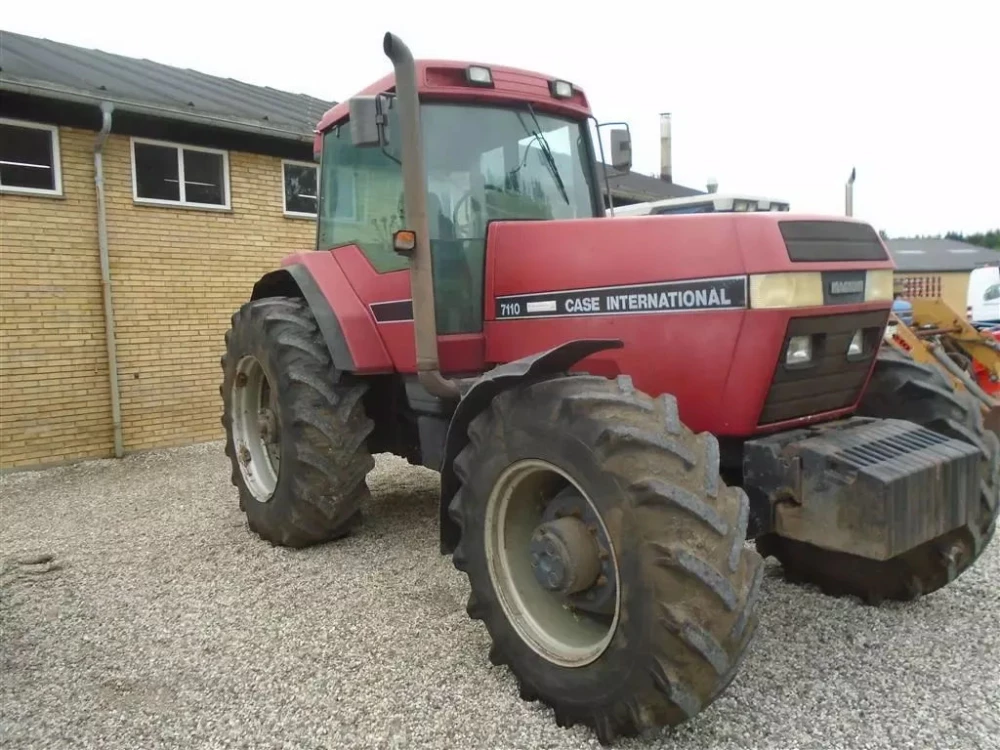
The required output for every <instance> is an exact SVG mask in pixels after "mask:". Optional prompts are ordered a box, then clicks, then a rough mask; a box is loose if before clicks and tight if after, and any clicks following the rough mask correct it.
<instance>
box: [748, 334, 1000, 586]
mask: <svg viewBox="0 0 1000 750" xmlns="http://www.w3.org/2000/svg"><path fill="white" fill-rule="evenodd" d="M978 403H979V402H978V401H977V400H976V399H975V398H974V397H973V396H971V395H969V394H968V393H965V392H962V391H955V390H953V388H952V386H951V383H950V382H949V381H948V379H947V378H946V377H945V376H944V374H943V373H942V372H941V371H940V370H938V369H937V368H936V367H932V366H930V365H925V364H922V363H920V362H917V361H915V360H914V359H912V358H911V357H908V356H907V355H905V354H903V353H901V352H899V351H897V350H895V349H888V348H883V349H882V350H881V351H880V352H879V354H878V359H877V361H876V364H875V370H874V372H873V374H872V378H871V381H870V383H869V386H868V390H867V391H866V393H865V396H864V398H863V400H862V402H861V406H860V408H859V410H858V414H859V416H869V417H879V418H882V419H905V420H908V421H911V422H914V423H916V424H919V425H921V426H923V427H926V428H928V429H931V430H934V431H935V432H939V433H941V434H943V435H947V436H948V437H951V438H955V439H958V440H964V441H965V442H967V443H970V444H972V445H975V446H976V447H978V448H979V449H980V450H981V451H982V461H981V464H980V465H981V474H980V477H981V482H980V488H979V494H978V497H977V498H975V499H973V500H971V501H970V504H969V507H970V513H969V516H968V523H967V524H966V525H965V526H962V527H960V528H958V529H956V530H954V531H952V532H949V533H948V534H945V535H943V536H941V537H939V538H938V539H932V540H931V541H929V542H926V543H924V544H922V545H920V546H919V547H917V548H915V549H912V550H910V551H909V552H906V553H904V554H902V555H899V556H897V557H895V558H893V559H891V560H886V561H877V560H868V559H865V558H862V557H856V556H854V555H849V554H845V553H841V552H832V551H829V550H824V549H821V548H819V547H815V546H813V545H810V544H807V543H805V542H799V541H795V540H791V539H785V538H782V537H778V536H776V535H773V534H771V535H767V536H765V537H761V538H760V539H758V540H757V549H758V550H759V551H760V553H761V554H762V555H764V556H765V557H766V556H771V555H773V556H774V557H776V558H777V559H778V561H779V562H780V563H781V564H782V567H783V569H784V574H785V577H786V579H788V580H790V581H792V582H797V583H809V584H816V585H818V586H819V587H820V588H821V589H822V590H823V591H824V592H825V593H827V594H830V595H832V596H847V595H854V596H857V597H859V598H860V599H861V600H862V601H864V602H866V603H869V604H878V603H880V602H882V601H884V600H887V599H888V600H904V601H905V600H913V599H917V598H918V597H920V596H924V595H926V594H929V593H931V592H933V591H936V590H937V589H940V588H942V587H943V586H946V585H947V584H949V583H951V582H952V581H954V580H955V579H956V578H957V577H958V576H959V575H961V574H962V573H963V572H964V571H966V570H968V569H969V567H970V566H971V565H972V564H973V563H974V562H975V561H976V560H977V559H978V558H979V556H980V555H981V554H982V552H983V550H984V549H985V548H986V546H987V545H988V544H989V542H990V540H991V538H992V537H993V534H994V531H995V529H996V521H997V510H998V502H997V499H998V494H1000V442H998V440H997V436H996V435H995V434H994V433H993V432H991V431H989V430H985V429H984V427H983V419H982V413H981V411H980V409H979V405H978Z"/></svg>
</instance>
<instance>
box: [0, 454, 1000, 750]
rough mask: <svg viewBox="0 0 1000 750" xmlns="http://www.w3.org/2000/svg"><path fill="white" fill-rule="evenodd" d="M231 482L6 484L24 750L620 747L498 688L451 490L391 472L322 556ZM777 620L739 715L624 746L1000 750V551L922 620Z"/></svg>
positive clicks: (13, 742)
mask: <svg viewBox="0 0 1000 750" xmlns="http://www.w3.org/2000/svg"><path fill="white" fill-rule="evenodd" d="M228 475H229V470H228V466H227V464H226V460H225V457H224V456H223V454H222V449H221V447H220V446H219V445H212V444H210V445H202V446H195V447H191V448H184V449H180V450H171V451H161V452H155V453H148V454H144V455H139V456H133V457H129V458H127V459H125V460H122V461H97V462H91V463H86V464H79V465H76V466H71V467H65V468H59V469H53V470H50V471H47V472H38V473H21V474H12V475H7V476H5V477H2V478H0V499H2V505H0V512H2V517H0V526H2V528H0V552H2V555H3V569H2V572H0V626H2V639H3V673H2V676H0V721H2V724H0V731H2V735H0V737H2V742H3V746H4V747H6V748H39V749H41V748H44V749H45V750H52V749H55V748H69V747H116V748H118V747H120V748H142V749H145V748H159V747H184V748H195V747H198V748H201V747H206V748H209V747H210V748H216V747H218V748H223V747H229V748H236V747H239V748H244V747H247V748H249V747H255V748H271V747H287V748H296V749H302V750H305V749H309V748H321V747H337V748H367V747H373V748H374V747H378V748H404V747H405V748H414V749H416V748H449V749H451V748H455V749H459V748H462V749H464V748H470V749H471V748H533V749H534V748H537V749H541V748H598V747H600V746H599V744H598V743H597V741H596V739H595V738H594V736H593V735H592V734H591V733H589V732H588V731H586V730H584V729H583V728H579V727H577V728H573V729H568V730H564V729H560V728H558V727H557V726H556V724H555V722H554V720H553V716H552V713H551V711H550V710H548V709H547V708H544V707H542V706H541V705H540V704H537V703H525V702H522V701H521V700H520V699H519V698H518V697H517V692H516V688H515V686H514V680H513V678H512V677H511V676H510V675H509V673H507V671H506V670H505V669H504V668H491V666H490V664H489V662H488V660H487V658H486V653H487V646H488V644H487V636H486V633H485V630H484V629H483V628H482V626H481V624H480V623H477V622H472V621H470V620H469V619H468V617H467V616H466V614H465V598H466V588H465V582H464V581H463V579H462V577H461V575H460V574H459V573H458V571H456V570H455V569H454V568H453V567H452V565H451V562H450V560H449V559H448V558H445V557H442V556H440V555H439V554H438V552H437V513H436V506H435V503H436V494H435V493H436V488H437V485H436V475H434V474H432V473H430V472H427V471H424V470H420V469H415V468H413V467H410V466H408V465H406V464H405V463H403V462H401V461H399V460H397V459H393V458H391V457H384V456H380V457H379V458H378V465H377V467H376V470H375V472H374V473H373V475H372V477H371V483H372V489H373V494H374V500H373V503H372V506H371V507H370V508H369V509H368V513H367V518H366V521H365V523H364V525H363V526H362V528H361V529H360V530H359V532H358V533H357V535H355V536H353V537H351V538H348V539H344V540H341V541H340V542H337V543H334V544H331V545H328V546H325V547H322V548H314V549H311V550H307V551H303V552H292V551H289V550H283V549H275V548H272V547H271V546H270V545H268V544H266V543H263V542H261V541H260V540H258V539H256V537H253V536H251V535H250V534H249V532H248V531H247V530H246V527H245V525H244V523H243V519H242V515H241V514H240V513H239V511H238V509H237V503H236V499H235V494H234V490H233V489H232V488H231V487H230V485H229V480H228ZM47 556H51V560H49V561H43V562H35V563H32V561H31V558H32V557H35V559H39V558H40V557H41V558H44V557H47ZM769 572H770V573H772V574H773V573H774V568H773V567H770V568H769ZM761 616H762V623H761V630H760V634H759V636H758V638H757V640H756V641H755V645H754V646H753V647H752V649H751V652H750V654H749V655H748V657H747V659H746V662H745V665H744V668H743V670H742V672H741V673H740V675H739V676H738V677H737V679H736V680H735V682H734V683H733V684H732V685H731V687H730V689H729V690H728V691H727V692H726V693H725V694H724V695H723V697H722V698H720V699H719V700H718V701H717V702H716V703H715V704H713V705H712V706H711V707H710V708H709V709H708V710H707V711H705V712H704V713H702V714H701V715H700V716H698V717H697V718H696V719H695V720H693V721H692V722H690V723H688V724H687V725H685V726H684V727H683V728H681V729H679V730H674V731H669V730H667V731H663V732H660V733H657V734H654V735H652V736H650V737H647V738H644V739H642V740H628V741H621V742H620V743H619V745H618V746H619V747H621V748H639V747H643V748H685V749H688V750H694V749H697V748H824V749H827V748H842V747H843V748H848V747H849V748H893V750H896V749H898V748H915V747H919V748H928V747H932V748H963V749H965V748H1000V545H998V544H994V545H993V547H992V549H991V550H989V552H988V553H987V555H986V556H985V557H984V558H983V559H982V560H981V562H980V564H979V565H978V566H977V567H976V568H975V569H973V570H971V571H969V572H968V573H966V574H965V575H963V576H962V578H960V579H959V581H957V582H956V583H955V584H954V585H953V586H951V587H950V588H948V589H946V590H944V591H941V592H938V593H937V594H935V595H933V596H931V597H928V598H927V599H926V600H923V601H921V602H918V603H916V604H912V605H907V606H884V607H882V608H879V609H871V608H867V607H862V606H860V605H859V604H858V603H857V602H855V601H853V600H831V599H828V598H826V597H824V596H822V595H820V594H819V593H817V592H815V591H813V590H809V589H804V588H799V587H792V586H789V585H787V584H785V583H783V582H781V581H780V580H778V579H777V578H775V577H773V575H769V576H768V577H767V578H766V579H765V585H764V592H763V604H762V613H761Z"/></svg>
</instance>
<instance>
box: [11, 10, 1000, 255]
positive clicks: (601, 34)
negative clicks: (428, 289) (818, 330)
mask: <svg viewBox="0 0 1000 750" xmlns="http://www.w3.org/2000/svg"><path fill="white" fill-rule="evenodd" d="M258 2H261V0H258ZM259 7H260V10H255V9H254V5H253V0H243V1H242V2H238V3H236V2H233V3H230V2H219V1H215V2H213V1H212V0H199V1H197V2H192V1H191V0H171V2H169V3H168V4H167V5H162V4H159V5H155V6H153V5H144V4H142V3H136V2H134V0H131V1H130V2H127V3H126V2H113V1H104V2H100V1H96V0H91V1H90V2H80V1H79V0H74V1H73V2H66V1H63V0H60V1H58V2H53V0H48V1H47V2H23V1H21V2H18V1H16V0H12V1H11V2H7V3H4V10H3V14H2V19H0V28H3V29H6V30H9V31H16V32H20V33H24V34H30V35H34V36H42V37H47V38H50V39H53V40H56V41H61V42H67V43H70V44H79V45H82V46H86V47H96V48H100V49H104V50H106V51H108V52H115V53H119V54H125V55H131V56H136V57H145V58H149V59H152V60H156V61H159V62H163V63H167V64H170V65H178V66H182V67H189V68H194V69H197V70H201V71H203V72H205V73H209V74H213V75H222V76H229V77H233V78H238V79H240V80H244V81H247V82H249V83H255V84H262V85H270V86H273V87H275V88H280V89H284V90H288V91H297V92H302V93H307V94H311V95H313V96H317V97H320V98H329V99H336V100H341V99H346V98H348V97H349V96H350V95H351V94H353V93H355V92H356V91H357V90H358V89H360V88H362V87H363V86H364V85H366V84H367V83H370V82H371V81H372V80H374V79H375V78H377V77H379V76H381V75H383V74H384V73H386V72H388V70H389V61H388V60H387V59H386V58H385V56H384V55H383V53H382V48H381V39H382V34H383V33H384V32H385V31H392V32H393V33H395V34H398V35H399V36H400V37H401V38H402V39H403V40H404V41H406V43H407V44H408V45H409V46H410V48H411V49H412V50H413V53H414V55H415V56H417V57H436V58H451V59H460V60H470V61H476V62H485V63H496V64H506V65H512V66H515V67H523V68H528V69H533V70H538V71H540V72H544V73H548V74H551V75H553V76H558V77H561V78H566V79H568V80H571V81H573V82H574V83H576V84H578V85H580V86H581V87H583V89H584V90H585V91H586V92H587V94H588V96H589V98H590V101H591V105H592V107H593V110H594V113H595V115H596V116H597V117H598V119H602V120H626V121H628V123H629V125H630V128H631V130H632V136H633V153H634V164H635V169H636V170H637V171H641V172H645V173H647V174H653V173H658V172H659V113H660V112H671V113H672V115H673V166H674V181H675V182H679V183H681V184H684V185H689V186H691V187H696V188H699V189H704V186H705V183H706V181H707V179H708V178H709V177H713V176H714V177H715V178H716V179H717V180H718V182H719V189H720V191H727V190H732V191H744V192H751V193H759V194H764V195H770V196H774V197H780V198H784V199H787V200H790V201H791V203H792V209H793V210H800V211H817V212H822V213H833V214H841V213H843V210H844V182H845V180H846V179H847V177H848V175H849V174H850V171H851V168H852V167H857V175H858V176H857V182H856V184H855V192H854V213H855V216H857V217H859V218H862V219H865V220H867V221H870V222H871V223H872V224H873V225H874V226H875V227H876V228H878V229H885V230H886V231H888V232H889V233H890V235H892V236H899V235H912V234H933V233H938V232H945V231H949V230H956V231H965V232H972V231H982V230H986V229H989V228H995V227H998V226H1000V47H998V44H997V39H998V37H997V28H1000V2H997V1H996V0H948V2H944V3H940V2H930V0H911V2H905V0H867V1H865V0H827V2H824V3H818V2H815V1H813V2H809V1H808V0H799V1H798V2H779V1H778V0H742V1H733V0H719V1H718V2H711V0H701V1H700V2H699V1H698V0H689V1H688V2H683V3H682V2H676V1H669V0H661V2H608V3H603V4H597V3H595V4H594V5H592V6H590V8H591V9H592V10H591V12H585V11H584V10H583V9H584V8H586V7H587V5H585V4H583V3H580V2H576V3H569V2H562V3H557V2H544V1H543V0H534V1H530V0H529V1H525V0H503V1H502V2H499V3H495V2H483V3H476V2H471V1H469V0H465V1H464V2H453V1H452V2H444V1H443V0H403V1H402V2H399V1H398V0H370V1H368V2H359V1H358V0H320V1H319V2H302V0H299V1H298V2H295V1H294V0H293V2H283V3H277V2H268V3H263V2H262V3H261V5H260V6H259ZM144 9H145V10H148V12H149V13H150V22H142V21H140V20H139V17H140V14H141V13H142V12H143V10H144ZM116 24H117V25H116Z"/></svg>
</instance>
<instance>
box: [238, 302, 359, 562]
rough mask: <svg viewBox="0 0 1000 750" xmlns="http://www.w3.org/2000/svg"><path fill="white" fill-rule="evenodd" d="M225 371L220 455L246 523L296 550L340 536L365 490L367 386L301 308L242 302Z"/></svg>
mask: <svg viewBox="0 0 1000 750" xmlns="http://www.w3.org/2000/svg"><path fill="white" fill-rule="evenodd" d="M222 370H223V382H222V385H221V386H220V388H219V392H220V394H221V395H222V402H223V414H222V425H223V427H225V430H226V455H227V456H229V459H230V462H231V464H232V483H233V484H234V485H235V486H236V487H237V489H238V490H239V498H240V509H241V510H243V511H244V513H246V517H247V523H248V525H249V527H250V529H251V530H252V531H254V532H255V533H256V534H258V535H259V536H260V537H261V538H263V539H265V540H267V541H269V542H271V543H272V544H274V545H281V546H285V547H296V548H298V547H307V546H310V545H314V544H319V543H321V542H327V541H330V540H333V539H336V538H338V537H341V536H344V535H345V534H347V533H348V532H349V531H350V529H351V527H352V525H353V523H354V522H355V520H356V519H357V518H358V516H359V512H360V508H361V505H362V503H363V502H364V501H365V500H366V499H367V498H368V496H369V492H368V486H367V483H366V480H365V477H366V476H367V474H368V472H369V471H370V470H371V469H372V467H373V466H374V465H375V461H374V459H373V458H372V456H371V454H370V453H369V451H368V448H367V445H366V442H367V439H368V435H369V434H370V433H371V431H372V428H373V423H372V421H371V420H370V419H369V418H368V417H367V416H366V414H365V410H364V405H363V404H362V397H363V395H364V393H365V389H366V386H365V384H364V383H363V382H360V381H356V380H351V379H349V378H348V377H347V376H344V375H342V374H341V373H339V372H338V371H337V370H336V369H335V368H334V366H333V363H332V361H331V358H330V353H329V351H328V349H327V347H326V344H325V342H324V341H323V337H322V334H321V333H320V331H319V327H318V326H317V324H316V321H315V319H314V318H313V315H312V312H311V311H310V310H309V306H308V304H306V302H305V301H304V300H302V299H297V298H289V297H270V298H265V299H259V300H255V301H253V302H248V303H246V304H244V305H243V306H242V307H241V308H240V309H239V310H238V311H237V312H236V314H235V315H233V318H232V328H231V329H230V330H229V331H228V332H227V333H226V353H225V355H224V356H223V357H222Z"/></svg>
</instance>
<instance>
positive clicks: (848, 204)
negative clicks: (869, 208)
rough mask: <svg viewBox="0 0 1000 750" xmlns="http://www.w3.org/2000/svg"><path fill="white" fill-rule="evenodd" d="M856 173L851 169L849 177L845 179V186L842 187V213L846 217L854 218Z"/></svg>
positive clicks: (855, 170)
mask: <svg viewBox="0 0 1000 750" xmlns="http://www.w3.org/2000/svg"><path fill="white" fill-rule="evenodd" d="M856 173H857V169H855V168H854V167H851V176H850V177H849V178H848V179H847V185H845V186H844V213H845V214H846V215H847V216H854V177H855V175H856Z"/></svg>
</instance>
